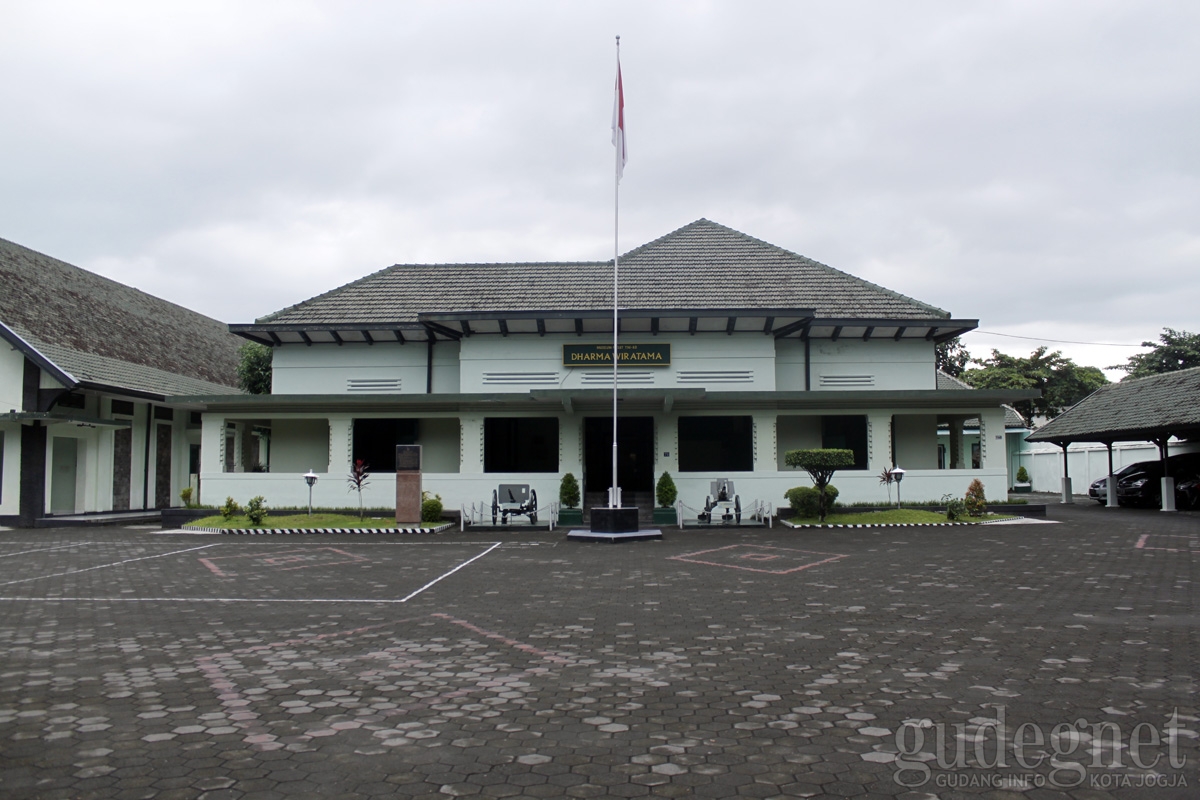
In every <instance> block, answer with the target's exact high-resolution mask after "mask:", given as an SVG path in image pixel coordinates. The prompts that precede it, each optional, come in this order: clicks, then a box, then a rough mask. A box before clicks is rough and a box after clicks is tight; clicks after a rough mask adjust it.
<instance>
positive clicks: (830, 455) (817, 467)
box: [783, 449, 854, 522]
mask: <svg viewBox="0 0 1200 800" xmlns="http://www.w3.org/2000/svg"><path fill="white" fill-rule="evenodd" d="M783 463H785V464H787V465H788V466H789V467H800V469H803V470H805V471H807V472H808V477H810V478H812V482H813V485H814V486H816V487H817V493H818V495H819V497H818V498H817V517H818V519H819V520H820V521H821V522H824V521H825V512H826V510H827V507H828V503H827V502H826V497H825V487H826V486H828V485H829V481H830V479H831V478H833V473H834V472H836V471H838V470H839V469H841V468H842V467H853V466H854V451H853V450H832V449H830V450H788V451H787V452H786V453H784V454H783Z"/></svg>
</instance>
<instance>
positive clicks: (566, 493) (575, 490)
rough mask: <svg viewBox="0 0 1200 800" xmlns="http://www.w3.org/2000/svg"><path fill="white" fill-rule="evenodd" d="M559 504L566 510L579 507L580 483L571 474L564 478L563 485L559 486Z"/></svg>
mask: <svg viewBox="0 0 1200 800" xmlns="http://www.w3.org/2000/svg"><path fill="white" fill-rule="evenodd" d="M558 502H560V503H562V504H563V506H565V507H566V508H574V507H575V506H577V505H579V481H577V480H575V476H574V475H573V474H572V473H570V472H568V473H567V474H566V475H563V476H562V483H560V484H559V485H558Z"/></svg>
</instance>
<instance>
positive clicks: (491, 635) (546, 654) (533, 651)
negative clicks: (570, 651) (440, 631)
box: [431, 614, 576, 667]
mask: <svg viewBox="0 0 1200 800" xmlns="http://www.w3.org/2000/svg"><path fill="white" fill-rule="evenodd" d="M431 616H434V617H436V618H438V619H444V620H446V621H447V622H450V623H452V624H454V625H458V626H459V627H462V628H466V629H467V630H469V631H471V632H472V633H477V634H479V635H480V636H484V637H486V638H488V639H494V640H495V641H498V642H504V643H505V644H506V645H508V646H509V647H512V648H513V649H515V650H520V651H521V652H522V653H529V654H530V655H535V656H537V657H538V658H541V659H543V660H545V661H549V662H550V663H552V664H559V665H561V666H567V667H573V666H575V664H576V662H575V659H573V658H563V657H562V656H560V655H555V654H554V653H551V652H550V651H549V650H542V649H540V648H537V647H534V646H533V645H531V644H525V643H524V642H520V641H517V640H516V639H510V638H509V637H507V636H504V635H502V634H499V633H495V632H493V631H486V630H484V629H483V628H480V627H479V626H477V625H472V624H471V623H469V622H467V621H466V620H463V619H456V618H454V617H452V616H450V615H449V614H433V615H431Z"/></svg>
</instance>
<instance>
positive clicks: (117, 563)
mask: <svg viewBox="0 0 1200 800" xmlns="http://www.w3.org/2000/svg"><path fill="white" fill-rule="evenodd" d="M214 546H215V545H212V544H205V545H200V546H199V547H189V548H187V549H186V550H173V551H171V552H170V553H159V554H157V555H153V556H142V557H141V558H127V559H125V560H124V561H114V562H113V563H111V564H100V565H98V566H95V567H85V568H83V569H73V570H70V571H69V572H56V573H54V574H53V575H38V576H37V577H36V578H21V579H20V580H15V581H5V582H4V583H0V586H12V585H13V584H14V583H29V582H30V581H40V580H43V579H45V578H61V577H63V576H64V575H78V574H79V573H81V572H91V571H92V570H95V569H107V568H108V567H119V566H121V565H122V564H132V563H134V562H135V561H147V560H149V559H151V558H163V557H165V556H177V555H179V554H180V553H190V552H192V551H193V550H204V549H206V548H209V547H214Z"/></svg>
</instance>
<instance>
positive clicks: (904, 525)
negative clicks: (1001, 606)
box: [779, 519, 1001, 528]
mask: <svg viewBox="0 0 1200 800" xmlns="http://www.w3.org/2000/svg"><path fill="white" fill-rule="evenodd" d="M779 521H780V522H781V523H783V524H784V525H786V526H787V527H789V528H952V527H955V526H964V525H987V524H989V523H988V522H871V523H863V524H861V525H844V524H839V525H834V524H829V523H826V524H825V525H820V524H818V525H811V524H807V523H805V524H801V525H797V524H796V523H794V522H788V521H787V520H786V519H781V520H779ZM995 521H996V522H1000V521H1001V520H995Z"/></svg>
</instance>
